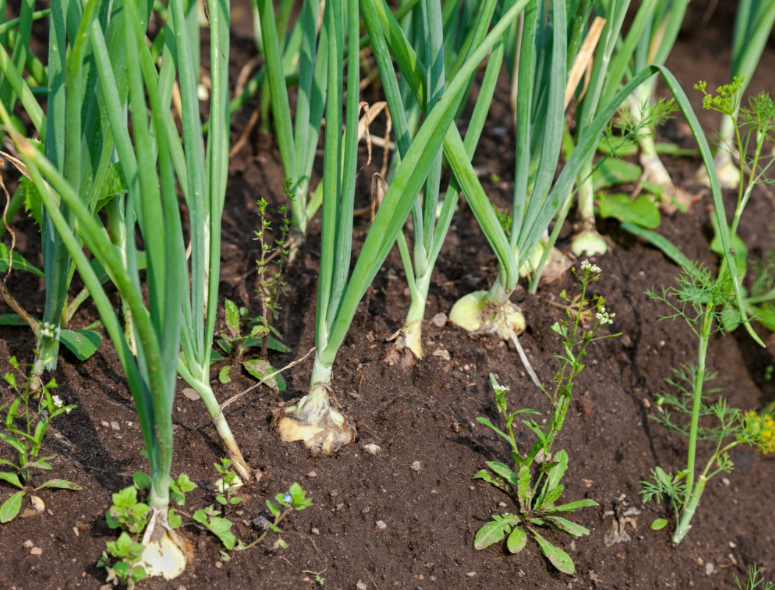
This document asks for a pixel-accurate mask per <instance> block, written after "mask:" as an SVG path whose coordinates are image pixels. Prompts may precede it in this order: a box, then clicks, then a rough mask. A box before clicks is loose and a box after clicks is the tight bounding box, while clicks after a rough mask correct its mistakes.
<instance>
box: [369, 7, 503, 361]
mask: <svg viewBox="0 0 775 590" xmlns="http://www.w3.org/2000/svg"><path fill="white" fill-rule="evenodd" d="M495 4H496V3H495V2H494V1H492V0H488V1H486V2H484V3H483V10H482V11H481V12H480V14H479V19H478V21H477V24H476V27H474V28H473V35H472V36H471V37H470V38H469V39H468V41H469V46H476V45H478V44H479V43H480V42H481V40H482V39H483V38H484V35H485V34H486V32H487V29H488V27H489V24H490V20H491V18H492V16H493V12H494V9H495ZM421 12H422V16H423V18H422V19H421V23H420V24H421V27H420V30H419V33H418V35H417V36H418V37H420V38H422V39H425V40H426V41H425V48H424V49H425V55H424V59H423V60H422V61H418V62H417V69H418V71H419V75H418V81H421V82H422V84H421V87H422V88H423V89H426V88H427V89H428V93H427V95H424V96H426V102H425V103H424V104H422V107H421V108H422V110H423V111H425V112H426V115H427V114H428V112H429V111H431V112H432V109H433V105H434V104H436V103H437V102H438V100H439V98H440V97H441V95H442V94H443V92H444V85H445V63H444V62H445V60H444V52H445V44H444V41H445V39H444V38H443V37H444V32H443V31H444V27H443V24H444V23H443V14H442V11H441V6H440V4H439V3H438V2H434V0H423V2H422V3H421ZM363 15H364V21H365V23H366V28H367V30H368V31H369V32H370V33H371V32H372V31H374V33H372V34H371V38H372V39H373V42H372V49H373V51H374V55H375V58H376V60H377V66H378V68H379V70H380V77H381V79H382V85H383V89H384V91H385V96H386V99H387V103H388V107H389V109H390V113H391V119H392V123H393V126H394V128H395V133H396V143H397V146H398V151H399V154H400V156H401V157H404V156H405V155H406V153H407V151H408V150H409V146H410V145H411V138H410V136H411V132H410V125H411V122H412V118H413V115H414V112H413V110H414V106H415V105H416V106H417V107H418V108H420V104H419V102H418V101H417V100H415V99H414V97H413V96H412V97H411V99H412V100H411V103H410V106H409V107H408V108H407V107H406V106H405V104H406V102H407V101H405V100H403V97H402V95H401V90H400V88H399V85H398V84H397V82H396V77H395V72H394V70H393V66H392V62H391V58H390V53H389V51H388V48H387V46H386V44H385V43H384V40H383V34H382V31H381V25H380V23H379V16H378V14H377V11H376V10H375V9H374V7H373V5H371V4H368V5H366V6H364V8H363ZM502 59H503V42H502V40H500V41H499V42H498V43H497V44H496V46H495V47H494V49H493V52H492V53H491V55H490V58H489V60H488V63H487V70H486V73H485V77H484V80H483V83H482V86H481V87H480V90H479V95H478V98H477V102H476V106H475V109H474V115H473V117H472V119H471V121H470V123H469V126H468V131H467V133H466V140H465V142H464V143H465V149H466V154H467V157H468V159H469V160H470V159H471V156H472V155H473V151H474V150H475V148H476V144H477V143H478V140H479V137H480V134H481V131H482V128H483V126H484V122H485V119H486V117H487V111H488V110H489V106H490V103H491V101H492V97H493V94H494V92H495V85H496V82H497V77H498V72H499V71H500V66H501V62H502ZM423 73H424V76H423ZM407 86H408V87H409V90H410V92H411V86H410V85H409V84H408V83H407ZM465 98H467V94H464V95H463V96H461V98H460V100H459V102H460V104H462V103H463V102H464V101H465ZM458 112H460V108H459V107H458ZM399 161H400V160H399ZM441 164H442V160H441V150H440V151H439V153H438V154H437V157H436V160H435V161H434V163H433V166H432V168H431V169H430V170H429V173H428V178H427V179H426V182H425V185H424V187H423V192H422V196H421V195H419V194H418V195H417V199H416V201H415V204H414V208H413V210H412V220H413V227H414V248H413V252H412V253H410V251H409V246H408V244H407V240H406V237H405V236H404V234H403V233H399V234H398V240H397V242H398V248H399V252H400V254H401V259H402V261H403V264H404V269H405V271H406V276H407V278H408V284H409V292H410V297H411V303H410V306H409V311H408V313H407V317H406V320H405V323H404V327H403V329H402V331H401V335H400V337H399V340H398V342H397V346H398V347H399V348H401V347H408V348H409V349H410V350H411V351H412V352H413V353H414V355H415V356H417V357H418V358H420V357H422V342H421V340H422V338H421V337H422V320H423V317H424V315H425V305H426V301H427V296H428V289H429V287H430V280H431V275H432V272H433V267H434V264H435V262H436V259H437V257H438V255H439V252H440V251H441V246H442V244H443V242H444V239H445V237H446V235H447V231H448V230H449V226H450V223H451V221H452V215H453V214H454V212H455V210H456V208H457V204H458V199H459V193H460V188H459V186H460V184H459V182H458V181H457V179H454V178H453V180H452V182H451V183H450V186H449V188H448V190H447V192H446V195H445V196H444V199H443V201H442V203H441V210H440V212H439V211H438V209H439V193H440V181H441Z"/></svg>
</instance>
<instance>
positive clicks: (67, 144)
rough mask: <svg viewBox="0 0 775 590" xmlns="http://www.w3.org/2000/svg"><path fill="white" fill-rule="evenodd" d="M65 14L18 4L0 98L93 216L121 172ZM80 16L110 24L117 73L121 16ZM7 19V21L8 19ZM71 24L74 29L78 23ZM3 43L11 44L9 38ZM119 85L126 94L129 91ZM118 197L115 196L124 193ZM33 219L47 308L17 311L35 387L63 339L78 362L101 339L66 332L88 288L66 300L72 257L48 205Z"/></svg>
mask: <svg viewBox="0 0 775 590" xmlns="http://www.w3.org/2000/svg"><path fill="white" fill-rule="evenodd" d="M147 6H148V5H147V3H143V4H142V5H141V7H140V10H143V11H145V10H146V7H147ZM148 10H149V9H148ZM66 11H67V7H66V4H64V3H62V2H53V3H52V8H51V10H50V12H45V13H33V12H32V3H29V2H25V3H22V5H21V12H20V18H19V19H16V24H18V26H19V31H18V33H17V34H15V35H14V43H13V46H14V49H13V54H12V55H11V56H9V55H8V53H7V51H6V49H5V47H0V71H2V74H3V75H2V82H0V102H2V104H3V106H4V108H5V109H6V111H7V112H9V113H11V112H12V109H13V108H14V105H15V104H16V101H17V100H18V101H19V102H20V103H21V105H22V107H23V108H24V110H25V111H26V113H27V114H28V116H29V117H30V120H31V122H32V124H33V126H34V128H35V131H36V132H37V134H38V136H39V137H40V142H41V143H42V146H43V150H44V152H45V155H46V158H47V159H48V160H49V161H50V162H51V163H52V164H53V165H54V166H55V167H56V168H57V170H59V172H60V173H62V174H64V175H65V177H66V178H67V179H68V181H69V182H70V184H71V186H73V187H74V189H75V190H76V191H77V193H78V194H79V196H80V199H81V202H83V203H86V204H87V206H88V207H89V208H90V210H91V211H92V212H93V213H95V212H97V211H98V210H99V209H101V208H102V207H105V206H106V203H108V202H110V201H111V200H112V199H113V198H114V197H116V195H117V194H119V193H121V192H122V190H121V187H120V182H114V181H116V180H117V179H119V178H120V176H121V175H120V171H119V170H118V169H117V168H116V166H115V165H114V163H113V162H112V161H111V153H112V148H113V138H112V136H111V133H110V131H109V130H108V126H107V122H106V121H105V120H104V117H102V116H101V113H102V111H101V108H102V107H101V102H100V101H98V100H93V97H94V95H95V92H96V91H97V90H96V78H95V77H94V76H90V75H88V69H89V64H90V61H91V55H90V53H91V49H90V47H89V46H88V44H87V45H86V46H83V47H81V48H80V51H81V52H82V54H80V55H77V56H76V57H75V58H72V59H71V58H68V55H71V54H74V52H75V45H76V44H75V42H74V41H72V39H69V38H68V35H67V31H66V28H67V24H66ZM84 14H85V15H87V16H89V18H93V17H94V15H97V16H96V18H99V19H101V20H102V21H103V22H104V23H105V24H106V26H107V27H108V38H109V41H108V43H109V44H110V46H111V50H112V52H113V55H114V59H115V61H116V65H117V68H118V71H120V70H121V68H122V66H123V61H124V46H123V39H122V37H121V35H117V31H120V27H121V25H122V22H123V16H121V15H118V16H117V17H116V18H114V19H112V20H110V19H109V14H110V11H109V8H108V6H107V5H97V4H95V5H94V6H91V5H90V6H89V7H88V9H87V8H85V9H84ZM48 15H50V19H49V21H50V26H49V35H50V39H49V55H48V64H47V68H44V67H43V66H41V65H40V62H37V60H31V59H28V56H31V55H32V54H31V52H30V51H29V47H28V45H29V38H30V27H31V24H32V20H33V19H36V18H40V17H42V16H48ZM6 24H7V25H10V24H11V22H9V23H6ZM75 24H76V26H77V25H78V21H75ZM115 27H118V28H115ZM73 33H74V31H71V34H73ZM3 34H5V33H3ZM8 34H9V35H10V31H9V32H8ZM6 40H8V41H10V37H8V39H6ZM83 64H86V65H83ZM25 69H26V70H27V71H28V75H27V77H26V78H24V77H23V72H24V70H25ZM39 84H47V86H48V91H47V94H46V101H47V109H46V115H44V114H43V110H42V109H41V107H40V105H39V104H38V103H37V101H36V97H35V94H34V93H33V91H32V87H33V85H39ZM121 90H122V92H123V97H124V99H125V96H126V90H125V88H122V89H121ZM117 185H118V186H117ZM22 187H23V188H24V189H26V190H20V191H18V192H17V195H16V196H15V198H14V200H15V201H17V203H16V207H17V208H18V206H20V205H21V202H20V201H21V200H22V199H25V200H26V203H25V205H26V206H27V207H28V208H31V209H33V210H36V209H40V200H39V199H40V196H39V195H38V193H37V191H36V190H35V188H34V187H33V186H32V184H31V183H30V182H29V181H28V180H26V179H25V180H23V181H22ZM118 198H119V200H120V199H121V198H123V197H121V196H119V197H118ZM61 208H62V214H63V215H64V217H65V219H66V220H67V221H68V224H69V225H70V226H71V227H73V226H74V223H75V218H74V217H73V215H72V213H71V212H70V211H69V206H68V205H67V204H65V203H63V204H62V205H61ZM36 221H38V222H39V223H40V225H41V236H42V250H43V260H44V266H45V275H44V276H45V282H46V306H45V311H44V313H43V318H42V321H37V320H35V319H34V318H31V317H30V316H28V315H27V314H26V313H25V312H24V310H23V309H22V308H21V307H19V308H17V311H19V312H20V314H21V315H22V316H23V317H25V318H26V319H27V321H28V323H29V324H30V326H31V327H32V328H33V330H34V332H35V333H36V336H37V339H38V342H37V347H36V358H35V361H34V363H33V368H32V387H33V389H35V388H38V387H40V386H41V385H42V381H41V375H42V373H43V372H44V371H45V370H52V369H54V368H55V367H56V363H57V355H58V351H59V344H60V341H61V342H64V343H65V344H66V345H67V346H68V347H69V348H71V349H72V350H73V352H75V354H76V355H77V356H78V357H79V358H81V359H84V358H87V357H88V356H89V355H90V354H92V353H93V352H94V351H95V350H96V348H97V346H98V345H99V342H100V337H99V334H97V333H96V332H93V331H78V332H77V333H73V332H71V331H66V330H64V328H66V325H67V321H68V320H69V319H70V318H71V317H72V316H73V314H74V312H75V309H77V307H78V305H80V303H82V301H83V300H84V299H85V297H86V295H87V293H85V292H84V293H82V294H80V295H79V296H78V297H76V298H75V299H74V300H73V301H72V302H70V303H69V304H68V301H67V291H68V287H69V285H70V282H71V280H72V276H73V272H74V267H73V265H72V261H71V259H70V256H69V254H68V252H67V249H66V248H65V246H64V244H63V243H62V241H61V239H60V237H59V234H58V232H57V231H56V230H55V228H54V226H53V223H52V221H51V219H50V214H49V213H48V211H47V210H46V209H45V208H43V209H42V210H41V211H40V217H39V218H36ZM80 344H82V345H80Z"/></svg>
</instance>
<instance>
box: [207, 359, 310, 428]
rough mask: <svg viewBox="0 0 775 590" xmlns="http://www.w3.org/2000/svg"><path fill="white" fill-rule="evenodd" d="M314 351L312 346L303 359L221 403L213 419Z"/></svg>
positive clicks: (299, 361) (298, 360)
mask: <svg viewBox="0 0 775 590" xmlns="http://www.w3.org/2000/svg"><path fill="white" fill-rule="evenodd" d="M315 350H316V347H315V346H313V347H312V348H310V349H309V351H308V352H307V354H305V355H304V356H303V357H301V358H300V359H297V360H295V361H293V362H292V363H290V364H288V365H285V366H284V367H283V368H282V369H278V370H277V371H275V372H274V373H270V374H269V375H267V376H266V377H264V378H263V379H261V381H259V382H258V383H256V384H255V385H251V386H250V387H248V388H247V389H246V390H245V391H242V392H240V393H238V394H237V395H234V396H232V397H230V398H229V399H227V400H226V401H225V402H223V403H222V404H221V406H220V408H219V409H218V413H217V414H216V415H215V417H216V418H217V417H218V416H220V415H221V414H223V411H224V410H225V409H226V407H227V406H230V405H231V404H233V403H234V402H236V401H237V400H239V399H240V398H242V397H243V396H245V395H246V394H248V393H250V392H251V391H253V390H254V389H256V388H257V387H260V386H261V385H262V384H264V383H266V382H267V381H268V380H269V379H271V378H272V377H274V376H275V375H279V374H280V373H282V372H283V371H287V370H288V369H290V368H291V367H295V366H296V365H298V364H299V363H301V362H303V361H304V360H305V359H306V358H307V357H308V356H309V355H311V354H312V353H313V352H315Z"/></svg>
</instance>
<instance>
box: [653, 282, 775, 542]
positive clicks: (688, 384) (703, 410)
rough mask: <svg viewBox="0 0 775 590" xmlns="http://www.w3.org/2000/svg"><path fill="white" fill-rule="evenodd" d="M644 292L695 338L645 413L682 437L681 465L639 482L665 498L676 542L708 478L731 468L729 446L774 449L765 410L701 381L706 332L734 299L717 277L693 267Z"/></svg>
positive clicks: (705, 374) (706, 376) (774, 430)
mask: <svg viewBox="0 0 775 590" xmlns="http://www.w3.org/2000/svg"><path fill="white" fill-rule="evenodd" d="M646 294H647V296H648V297H649V298H650V299H653V300H656V301H660V302H662V303H663V304H665V305H666V306H667V307H669V308H670V310H671V313H670V314H669V315H667V316H663V317H662V318H660V319H662V320H665V319H670V320H676V319H682V320H684V322H685V323H686V325H687V326H688V327H689V328H690V330H691V331H692V333H693V334H694V335H695V336H696V337H697V339H698V351H697V363H696V364H689V365H686V366H683V367H681V368H678V369H675V379H668V380H667V383H668V384H669V385H670V386H671V391H669V392H663V393H662V394H660V395H658V396H657V408H658V410H659V412H658V413H657V414H654V415H651V418H652V419H654V420H655V421H657V422H658V423H660V424H661V425H662V426H664V427H665V428H666V429H667V430H668V431H669V432H677V433H680V434H683V435H684V436H686V437H688V439H689V448H688V455H687V461H686V467H685V468H684V469H682V470H679V471H678V472H676V473H675V474H673V473H672V472H669V471H666V470H664V469H663V468H661V467H657V468H656V469H655V470H654V471H653V472H652V480H651V481H645V482H642V483H643V491H642V492H641V493H642V495H643V498H644V500H646V501H648V500H651V499H654V500H656V501H657V503H659V502H660V501H661V499H662V498H667V499H668V500H669V502H670V505H671V507H672V509H673V511H674V512H675V514H676V518H677V524H676V528H675V532H674V534H673V541H674V542H675V543H680V542H681V541H682V540H683V539H684V538H685V537H686V535H687V533H688V532H689V529H690V528H691V522H692V519H693V518H694V515H695V513H696V511H697V507H698V505H699V502H700V499H701V497H702V494H703V492H704V490H705V487H706V485H707V483H708V481H709V480H710V479H711V478H712V477H714V476H715V475H718V474H719V473H729V472H731V471H732V470H733V469H734V464H733V462H732V459H731V458H730V455H729V451H730V450H732V449H733V448H734V447H736V446H737V445H740V444H749V445H752V446H755V447H757V448H759V449H760V450H762V451H764V452H773V451H775V444H774V443H775V421H773V419H772V417H771V416H770V415H769V414H766V413H762V414H760V413H757V412H755V411H749V412H744V411H741V410H738V409H735V408H730V407H729V405H728V403H727V401H726V400H725V399H724V398H723V397H717V396H716V394H717V393H718V392H719V390H714V389H709V388H708V387H707V384H708V382H709V381H711V380H712V379H714V378H715V376H716V375H715V374H713V373H711V372H709V371H708V369H707V366H706V358H707V354H708V344H709V342H710V337H711V335H712V334H714V333H716V332H723V331H724V325H725V322H724V318H725V316H726V315H727V313H728V310H729V308H730V307H731V306H733V305H734V297H733V296H732V295H731V294H730V290H729V288H728V284H727V282H726V281H725V280H724V279H723V278H722V279H716V280H714V279H713V277H712V276H711V274H710V271H708V270H707V269H706V268H704V267H693V268H690V269H688V270H686V271H684V272H683V273H682V274H681V275H680V276H679V277H678V280H677V286H676V287H670V288H665V287H662V289H661V290H660V291H657V290H655V289H652V290H650V291H648V292H647V293H646ZM674 413H675V414H685V415H689V416H690V419H689V424H688V425H686V424H685V423H684V422H680V421H678V420H676V418H675V416H674ZM700 441H708V442H709V443H710V447H711V449H712V450H711V453H710V457H709V458H708V459H707V460H706V461H705V464H704V466H703V465H702V464H701V463H700V464H699V466H698V464H697V446H698V443H699V442H700ZM698 469H699V471H698Z"/></svg>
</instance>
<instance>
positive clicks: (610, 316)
mask: <svg viewBox="0 0 775 590" xmlns="http://www.w3.org/2000/svg"><path fill="white" fill-rule="evenodd" d="M595 317H596V318H597V321H598V322H600V323H601V324H613V323H614V318H615V317H616V314H615V313H608V312H607V311H606V310H605V307H604V306H601V307H600V311H599V312H597V315H595Z"/></svg>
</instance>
